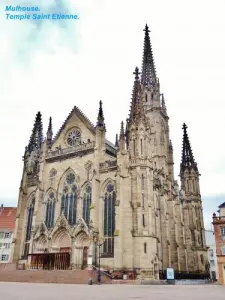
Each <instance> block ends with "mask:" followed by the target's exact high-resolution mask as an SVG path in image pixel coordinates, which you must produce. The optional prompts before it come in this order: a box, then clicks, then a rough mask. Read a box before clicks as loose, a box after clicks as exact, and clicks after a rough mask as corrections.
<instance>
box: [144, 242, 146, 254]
mask: <svg viewBox="0 0 225 300" xmlns="http://www.w3.org/2000/svg"><path fill="white" fill-rule="evenodd" d="M144 253H147V243H144Z"/></svg>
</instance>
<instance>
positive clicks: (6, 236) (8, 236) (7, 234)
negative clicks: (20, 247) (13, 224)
mask: <svg viewBox="0 0 225 300" xmlns="http://www.w3.org/2000/svg"><path fill="white" fill-rule="evenodd" d="M11 235H12V233H11V232H5V236H4V238H5V239H10V238H11Z"/></svg>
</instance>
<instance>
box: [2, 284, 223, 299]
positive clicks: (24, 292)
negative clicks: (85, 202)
mask: <svg viewBox="0 0 225 300" xmlns="http://www.w3.org/2000/svg"><path fill="white" fill-rule="evenodd" d="M0 299H1V300H28V299H29V300H45V299H48V300H53V299H54V300H72V299H73V300H86V299H92V300H95V299H96V300H101V299H106V300H114V299H118V300H126V299H148V300H149V299H152V300H164V299H166V300H172V299H173V300H176V299H179V300H183V299H191V300H195V299H196V300H201V299H204V300H206V299H210V300H213V299H216V300H220V299H221V300H222V299H223V300H224V299H225V286H219V285H207V286H206V285H198V286H185V285H180V286H146V285H142V286H140V285H101V286H97V285H93V286H88V285H71V284H45V283H5V282H0Z"/></svg>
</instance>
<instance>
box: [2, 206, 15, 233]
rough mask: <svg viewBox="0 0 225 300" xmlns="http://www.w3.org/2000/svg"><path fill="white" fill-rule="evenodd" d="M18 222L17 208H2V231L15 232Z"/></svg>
mask: <svg viewBox="0 0 225 300" xmlns="http://www.w3.org/2000/svg"><path fill="white" fill-rule="evenodd" d="M15 222H16V207H0V230H2V229H7V230H8V229H11V230H13V229H14V227H15Z"/></svg>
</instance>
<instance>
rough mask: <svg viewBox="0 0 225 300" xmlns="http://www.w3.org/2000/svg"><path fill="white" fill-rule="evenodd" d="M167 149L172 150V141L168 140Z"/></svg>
mask: <svg viewBox="0 0 225 300" xmlns="http://www.w3.org/2000/svg"><path fill="white" fill-rule="evenodd" d="M169 151H170V152H173V145H172V141H171V140H169Z"/></svg>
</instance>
